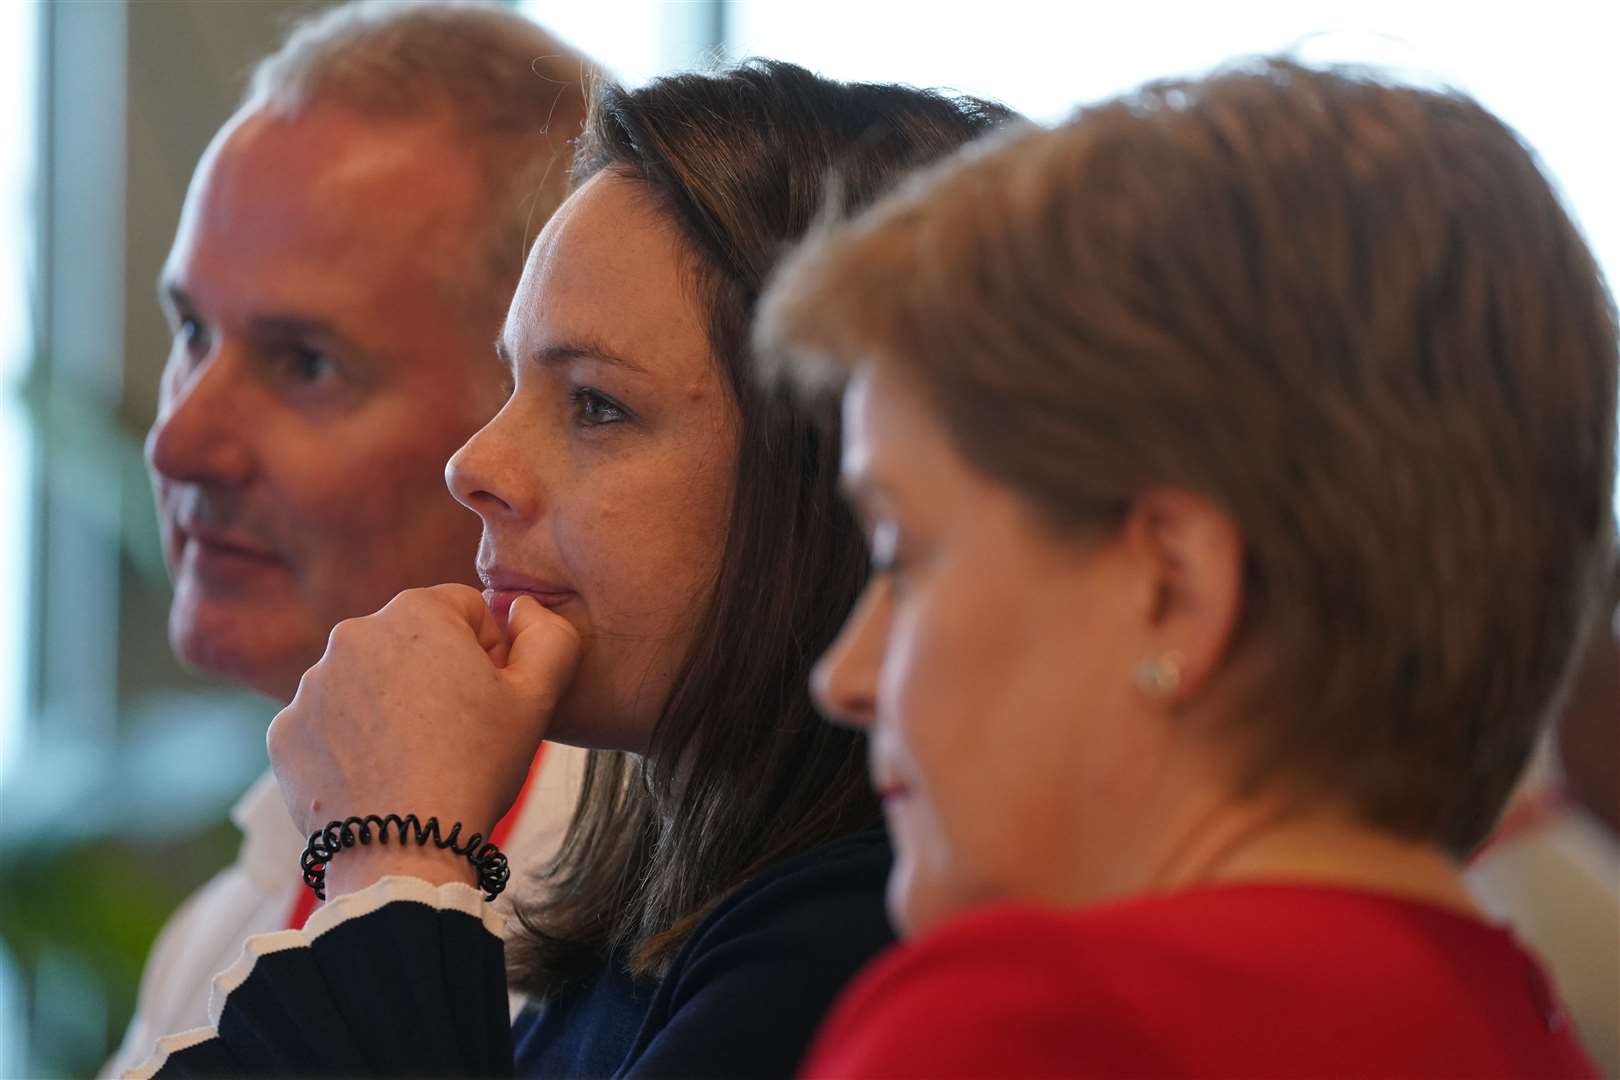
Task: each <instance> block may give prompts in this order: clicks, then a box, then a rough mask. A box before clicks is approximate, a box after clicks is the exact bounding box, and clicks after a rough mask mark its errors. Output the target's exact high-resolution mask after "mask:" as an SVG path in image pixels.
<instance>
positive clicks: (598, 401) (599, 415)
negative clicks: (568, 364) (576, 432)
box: [572, 387, 630, 427]
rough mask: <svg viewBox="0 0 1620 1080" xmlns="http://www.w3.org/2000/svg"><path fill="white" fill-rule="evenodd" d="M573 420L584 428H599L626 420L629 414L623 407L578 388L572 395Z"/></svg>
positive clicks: (604, 397) (595, 392)
mask: <svg viewBox="0 0 1620 1080" xmlns="http://www.w3.org/2000/svg"><path fill="white" fill-rule="evenodd" d="M572 397H573V400H574V419H575V420H576V421H577V422H578V423H579V424H580V425H582V426H584V427H601V426H602V425H603V424H617V423H619V422H621V421H623V420H628V419H629V418H630V414H629V412H628V411H626V410H625V408H624V406H622V405H620V404H619V403H618V402H616V401H614V400H613V399H612V398H610V397H607V396H606V395H604V394H601V393H598V392H597V391H595V390H592V389H590V388H589V387H580V388H579V389H577V390H575V391H574V392H573V394H572Z"/></svg>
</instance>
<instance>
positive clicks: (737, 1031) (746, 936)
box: [625, 830, 894, 1076]
mask: <svg viewBox="0 0 1620 1080" xmlns="http://www.w3.org/2000/svg"><path fill="white" fill-rule="evenodd" d="M890 861H891V855H890V850H889V845H888V840H887V838H886V837H885V836H884V835H883V833H882V831H881V830H871V831H869V832H864V833H858V834H855V835H853V836H850V837H846V838H844V839H842V840H838V841H836V842H834V843H831V844H827V845H824V846H822V847H820V848H817V849H816V850H814V851H810V852H806V853H805V854H803V855H799V856H795V857H794V858H791V859H786V860H783V861H782V862H780V863H778V864H777V865H775V866H773V867H771V868H769V869H768V870H766V871H765V872H763V873H761V874H759V875H758V876H756V877H755V878H754V879H753V880H751V881H749V882H748V883H747V884H746V885H744V886H743V887H741V888H739V889H738V890H737V891H736V892H734V893H733V894H732V895H731V896H729V897H728V898H727V899H726V900H725V901H724V902H723V903H722V904H721V905H720V906H719V907H717V908H716V909H715V910H714V912H713V913H711V914H710V915H709V917H708V918H706V919H705V920H704V921H703V922H702V923H701V924H700V925H699V926H698V928H697V929H696V930H695V931H694V932H693V934H692V936H691V938H690V939H689V940H688V941H687V943H686V945H685V946H684V947H683V948H682V949H681V951H680V954H679V955H678V956H677V957H676V958H675V962H674V964H673V965H672V967H671V970H670V973H669V976H668V977H667V978H666V979H664V981H663V982H662V983H661V984H660V985H659V987H658V991H657V993H656V995H655V998H654V1001H653V1003H652V1005H651V1007H650V1009H649V1011H648V1015H647V1021H646V1023H645V1025H644V1026H643V1028H642V1032H641V1034H640V1036H639V1037H638V1040H637V1044H636V1046H635V1047H634V1048H633V1050H632V1052H631V1054H630V1057H629V1059H628V1060H627V1062H626V1067H625V1071H629V1072H635V1073H642V1074H646V1075H671V1076H677V1075H693V1076H697V1075H706V1076H739V1075H746V1076H764V1075H790V1074H791V1073H792V1072H793V1071H794V1069H795V1067H796V1066H797V1063H798V1061H799V1058H800V1055H801V1054H802V1053H803V1051H804V1048H805V1047H806V1046H808V1045H809V1041H810V1037H811V1035H812V1033H813V1032H814V1031H815V1028H816V1026H817V1025H818V1024H819V1023H820V1022H821V1018H822V1016H823V1015H825V1013H826V1011H827V1009H828V1007H829V1006H830V1005H831V1003H832V1001H833V999H834V998H835V997H836V996H837V994H838V993H839V991H840V990H841V989H842V988H843V987H844V986H845V985H846V984H847V983H848V982H849V981H850V980H851V979H852V978H854V977H855V974H856V972H858V971H859V970H860V969H861V968H862V967H864V966H865V965H866V964H867V963H868V962H869V961H870V960H871V959H872V958H873V957H874V956H876V955H878V954H879V953H880V952H882V951H883V950H884V949H885V948H887V947H888V946H889V945H891V944H892V943H893V941H894V935H893V932H892V931H891V930H890V928H889V922H888V916H887V914H886V912H885V910H884V906H883V893H884V886H885V884H886V882H887V879H888V871H889V864H890Z"/></svg>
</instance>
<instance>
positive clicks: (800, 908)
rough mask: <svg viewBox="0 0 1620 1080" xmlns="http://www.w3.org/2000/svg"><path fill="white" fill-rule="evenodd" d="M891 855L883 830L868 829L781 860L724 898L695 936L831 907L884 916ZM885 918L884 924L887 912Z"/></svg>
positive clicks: (809, 913)
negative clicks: (883, 910) (885, 891)
mask: <svg viewBox="0 0 1620 1080" xmlns="http://www.w3.org/2000/svg"><path fill="white" fill-rule="evenodd" d="M893 859H894V856H893V852H892V849H891V848H890V847H889V840H888V837H887V836H886V835H885V834H884V832H883V830H882V829H868V830H866V831H864V832H859V833H855V834H854V835H852V836H847V837H844V838H843V839H840V840H835V841H833V842H832V843H830V844H824V845H822V846H821V847H819V848H816V849H814V850H812V851H807V852H804V853H803V854H801V855H796V856H794V857H793V858H790V859H784V860H783V861H782V862H780V863H777V864H776V865H775V866H772V867H770V868H769V869H767V870H766V871H764V872H763V873H761V874H759V875H757V876H756V877H754V878H753V879H752V880H750V881H748V882H747V883H746V884H744V885H743V886H742V887H740V888H739V889H737V890H736V891H735V892H733V893H732V894H731V895H730V896H729V897H727V898H726V899H725V900H724V901H723V902H722V903H721V904H720V905H719V906H718V907H716V908H715V910H714V911H713V912H712V913H711V914H710V915H709V917H708V918H707V919H705V920H704V921H703V923H702V924H701V925H700V926H699V927H698V930H697V932H696V933H695V934H694V940H697V941H701V940H702V939H703V938H705V937H715V936H724V935H725V934H727V933H729V932H735V931H736V930H738V929H740V928H743V927H747V926H749V925H753V924H760V923H766V924H769V923H774V922H777V921H779V920H782V919H788V918H794V917H805V918H810V917H815V916H816V915H817V913H824V912H825V911H826V910H827V908H828V906H829V905H832V906H840V907H848V908H850V909H852V911H853V912H855V913H858V914H864V913H874V912H875V913H876V914H878V915H882V897H883V890H884V888H885V886H886V885H887V883H888V877H889V867H890V865H891V864H892V862H893ZM874 897H876V899H877V900H878V904H877V905H876V906H875V907H874V905H873V903H872V901H873V899H874ZM883 922H884V924H885V925H887V917H886V916H884V917H883Z"/></svg>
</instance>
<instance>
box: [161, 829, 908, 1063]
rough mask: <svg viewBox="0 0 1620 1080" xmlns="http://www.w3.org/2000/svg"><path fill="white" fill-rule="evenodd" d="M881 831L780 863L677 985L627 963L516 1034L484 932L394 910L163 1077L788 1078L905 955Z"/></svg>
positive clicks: (248, 1003)
mask: <svg viewBox="0 0 1620 1080" xmlns="http://www.w3.org/2000/svg"><path fill="white" fill-rule="evenodd" d="M889 862H890V851H889V845H888V842H887V840H886V838H885V837H884V835H883V832H882V830H871V831H868V832H863V833H858V834H856V835H853V836H849V837H846V838H844V839H842V840H839V841H835V842H834V843H831V844H827V845H825V846H823V847H821V848H818V849H816V850H814V851H810V852H806V853H805V854H803V855H799V856H796V857H794V858H791V859H786V860H783V861H782V862H781V863H778V864H777V865H775V866H773V867H771V868H770V869H769V870H767V871H766V872H764V873H763V874H761V875H759V876H758V877H757V878H755V879H754V880H752V881H750V882H748V883H747V884H746V885H744V886H743V887H742V888H740V889H738V890H737V891H736V892H734V893H733V894H732V895H730V896H729V897H727V898H726V899H725V900H724V901H723V902H722V903H721V904H720V906H719V907H717V908H716V909H715V910H714V912H712V913H711V914H710V915H709V917H708V918H706V919H705V920H704V921H703V922H702V923H701V924H699V926H698V927H697V929H696V930H695V931H694V932H693V934H692V936H691V938H690V939H688V941H687V942H686V944H685V946H683V947H682V949H681V951H680V953H679V954H678V955H677V956H676V958H675V961H674V963H673V964H672V966H671V968H670V972H669V974H668V976H667V977H666V978H665V979H663V980H662V981H661V982H659V983H658V984H656V985H653V984H645V983H636V982H633V981H632V980H631V979H630V977H629V976H628V975H627V974H625V973H624V971H623V969H622V968H621V967H620V966H619V965H617V964H613V963H609V964H605V965H604V966H603V968H602V970H601V971H599V972H598V973H597V975H596V977H595V978H594V979H593V980H591V981H590V982H589V983H588V984H587V985H586V986H584V987H583V988H582V989H580V990H579V991H577V992H575V993H573V994H571V995H569V996H567V997H564V998H562V999H560V1000H558V1001H555V1002H553V1003H552V1004H551V1005H550V1006H549V1007H547V1008H546V1009H545V1010H543V1011H541V1010H529V1011H525V1012H524V1013H523V1014H522V1015H521V1016H520V1017H519V1018H518V1020H517V1023H516V1025H515V1026H513V1027H510V1028H509V1027H508V1026H507V1024H506V994H505V975H504V966H503V951H502V949H501V946H500V942H499V941H498V939H496V938H495V937H494V936H493V935H491V934H490V933H489V932H488V931H486V930H485V929H484V927H483V925H482V924H481V923H480V922H479V921H478V920H477V919H476V918H474V917H472V916H470V915H467V914H464V913H461V912H456V911H440V910H436V909H434V908H430V907H428V906H426V905H425V904H418V903H411V902H408V901H396V902H393V903H389V904H385V905H383V906H382V907H379V908H378V909H377V910H376V911H374V912H371V913H369V914H366V915H361V916H358V917H356V918H352V919H349V920H347V921H345V922H343V923H340V924H339V925H337V926H335V927H333V928H332V929H330V930H328V931H327V932H326V933H324V934H321V935H320V936H319V937H317V938H316V939H315V940H314V941H313V942H312V943H311V944H310V945H309V946H307V947H301V948H293V949H285V950H282V951H280V952H274V953H270V954H268V955H265V956H261V957H259V958H258V960H257V961H256V962H255V964H254V967H253V970H252V972H251V973H250V974H249V975H248V977H247V979H246V981H245V982H243V983H242V985H240V986H238V987H237V988H236V989H235V990H233V991H232V992H231V994H230V996H229V997H228V998H227V999H226V1001H225V1007H224V1010H223V1012H222V1014H221V1017H220V1023H219V1031H218V1034H217V1036H216V1037H214V1038H211V1039H208V1040H206V1041H204V1042H200V1043H198V1044H196V1045H193V1046H190V1047H188V1048H186V1049H184V1050H180V1051H178V1052H176V1053H173V1054H171V1055H170V1056H169V1058H168V1060H167V1061H166V1062H165V1064H164V1066H163V1068H162V1070H161V1071H160V1072H159V1073H158V1075H159V1076H163V1077H178V1076H222V1075H231V1076H244V1075H300V1076H330V1075H348V1076H364V1075H410V1076H428V1075H463V1076H469V1075H512V1074H513V1073H514V1072H515V1073H516V1074H517V1075H520V1076H543V1077H548V1078H549V1077H565V1076H581V1077H605V1076H623V1077H754V1076H759V1077H767V1076H769V1077H783V1076H791V1075H792V1074H793V1072H794V1070H795V1069H796V1067H797V1065H798V1061H799V1059H800V1057H802V1056H803V1054H804V1051H805V1049H806V1048H807V1046H808V1045H809V1042H810V1038H811V1036H812V1035H813V1034H814V1032H815V1029H816V1026H817V1024H818V1023H819V1022H820V1020H821V1018H822V1016H823V1014H825V1012H826V1011H827V1008H828V1007H829V1005H830V1004H831V1003H832V1000H833V998H834V997H835V996H836V995H837V993H838V991H839V989H840V988H841V987H842V986H843V985H844V984H845V983H847V982H848V981H849V979H850V978H851V977H852V976H853V975H854V974H855V972H856V971H858V970H859V969H860V968H861V967H862V966H863V965H864V964H865V963H866V962H867V961H868V960H870V959H871V958H872V957H873V956H874V955H876V954H877V953H878V952H879V951H881V950H882V949H883V948H885V947H886V946H887V945H888V944H889V943H890V942H891V941H892V940H893V939H892V936H891V933H890V930H889V925H888V920H887V918H886V916H885V914H884V911H883V890H884V883H885V880H886V878H887V876H888V869H889Z"/></svg>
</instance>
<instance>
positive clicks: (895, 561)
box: [867, 521, 903, 577]
mask: <svg viewBox="0 0 1620 1080" xmlns="http://www.w3.org/2000/svg"><path fill="white" fill-rule="evenodd" d="M870 535H871V539H870V541H868V543H867V550H868V553H869V555H870V557H871V561H872V573H873V574H876V575H879V576H887V577H893V576H895V575H896V574H898V573H899V572H900V571H901V570H902V569H903V566H902V560H901V557H900V556H901V552H900V527H899V526H898V525H896V524H895V523H894V522H892V521H878V522H877V523H876V524H874V525H873V526H872V529H871V533H870Z"/></svg>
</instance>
